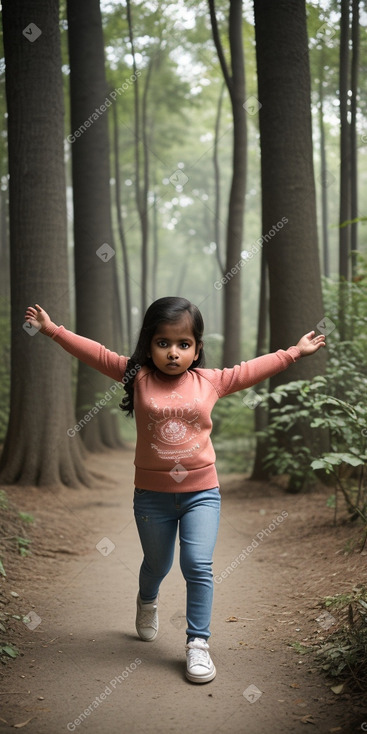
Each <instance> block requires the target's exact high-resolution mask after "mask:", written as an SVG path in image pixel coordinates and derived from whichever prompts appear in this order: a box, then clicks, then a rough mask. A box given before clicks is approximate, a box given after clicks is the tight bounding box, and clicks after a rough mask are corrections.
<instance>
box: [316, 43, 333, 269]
mask: <svg viewBox="0 0 367 734" xmlns="http://www.w3.org/2000/svg"><path fill="white" fill-rule="evenodd" d="M319 76H320V78H319V131H320V161H321V221H322V256H323V266H324V276H325V277H326V278H328V277H329V275H330V258H329V229H328V227H329V221H328V180H327V174H328V171H327V162H326V144H325V123H324V89H323V78H324V58H323V53H322V52H321V57H320V67H319Z"/></svg>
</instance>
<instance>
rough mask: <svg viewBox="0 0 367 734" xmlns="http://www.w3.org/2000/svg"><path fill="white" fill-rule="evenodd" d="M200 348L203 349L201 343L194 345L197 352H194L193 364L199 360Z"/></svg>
mask: <svg viewBox="0 0 367 734" xmlns="http://www.w3.org/2000/svg"><path fill="white" fill-rule="evenodd" d="M202 347H203V342H198V343H197V345H196V349H197V352H196V354H195V357H194V362H195V361H196V360H197V359H199V352H200V349H202Z"/></svg>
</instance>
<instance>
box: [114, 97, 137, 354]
mask: <svg viewBox="0 0 367 734" xmlns="http://www.w3.org/2000/svg"><path fill="white" fill-rule="evenodd" d="M113 132H114V136H113V138H114V159H115V194H116V211H117V224H118V231H119V237H120V243H121V250H122V264H123V269H124V287H125V312H126V333H127V348H128V353H129V354H132V350H133V345H132V323H131V314H132V311H131V309H132V302H131V289H130V265H129V257H128V252H127V242H126V236H125V228H124V223H123V220H122V212H121V177H120V149H119V130H118V119H117V104H116V102H115V104H114V105H113Z"/></svg>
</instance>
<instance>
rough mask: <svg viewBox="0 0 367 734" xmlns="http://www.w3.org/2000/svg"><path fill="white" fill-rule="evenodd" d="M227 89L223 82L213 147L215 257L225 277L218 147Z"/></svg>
mask: <svg viewBox="0 0 367 734" xmlns="http://www.w3.org/2000/svg"><path fill="white" fill-rule="evenodd" d="M225 88H226V85H225V83H224V82H223V84H222V86H221V90H220V94H219V97H218V106H217V114H216V118H215V134H214V145H213V166H214V187H215V204H214V242H215V245H216V249H215V256H216V259H217V262H218V265H219V270H220V273H221V275H224V264H223V262H222V238H221V232H220V227H221V205H220V199H221V197H220V170H219V158H218V147H219V137H220V135H219V134H220V119H221V114H222V105H223V95H224V90H225Z"/></svg>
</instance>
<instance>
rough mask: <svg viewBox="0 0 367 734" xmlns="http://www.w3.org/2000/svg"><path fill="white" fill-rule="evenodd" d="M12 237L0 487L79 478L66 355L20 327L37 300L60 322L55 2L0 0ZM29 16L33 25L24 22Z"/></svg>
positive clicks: (61, 180) (59, 89) (61, 192)
mask: <svg viewBox="0 0 367 734" xmlns="http://www.w3.org/2000/svg"><path fill="white" fill-rule="evenodd" d="M2 10H3V31H4V49H5V61H6V97H7V111H8V142H9V147H8V152H9V172H10V191H9V201H10V243H11V302H12V303H11V306H12V314H11V321H12V323H11V400H10V418H9V425H8V432H7V436H6V440H5V446H4V451H3V454H2V458H1V480H2V481H3V482H5V483H8V484H15V483H18V484H27V485H39V486H47V487H53V486H57V485H60V484H65V485H68V486H73V487H76V486H78V485H79V484H80V483H81V482H82V483H85V484H88V483H89V480H90V477H89V476H88V474H87V472H86V470H85V468H84V464H83V460H82V457H81V442H80V439H79V437H78V436H74V437H73V438H70V437H69V436H68V435H67V430H68V429H69V428H71V427H73V426H74V425H75V416H74V411H73V408H72V395H71V360H70V357H69V355H67V354H65V353H64V352H62V351H61V350H60V349H59V347H58V346H57V345H56V344H54V343H53V342H52V340H51V339H49V338H48V337H45V336H43V335H42V334H39V333H38V332H34V333H33V330H32V329H31V330H29V329H24V328H22V324H24V313H25V309H26V307H27V306H28V305H31V304H34V303H35V302H37V301H38V302H39V303H40V304H41V305H42V306H44V307H45V309H46V310H47V311H49V312H50V314H51V316H52V318H53V319H54V320H55V321H56V322H57V323H60V322H61V323H62V322H63V323H65V324H67V322H68V319H69V315H68V302H69V285H68V264H67V243H66V223H67V219H66V197H65V175H64V109H63V85H62V75H61V53H60V34H59V7H58V1H57V0H39V2H38V3H36V4H35V3H34V2H31V0H3V4H2ZM30 18H31V19H32V22H30V21H29V19H30Z"/></svg>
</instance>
